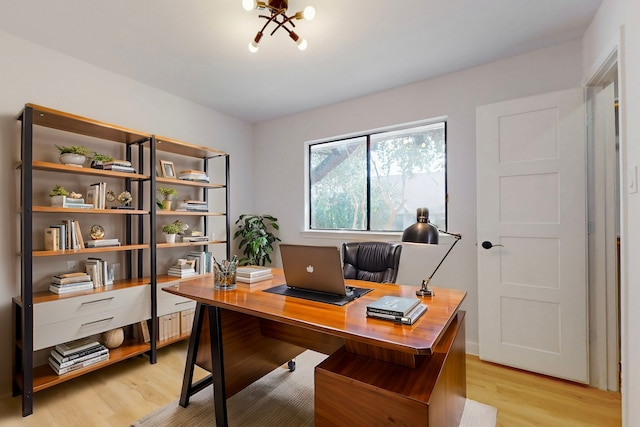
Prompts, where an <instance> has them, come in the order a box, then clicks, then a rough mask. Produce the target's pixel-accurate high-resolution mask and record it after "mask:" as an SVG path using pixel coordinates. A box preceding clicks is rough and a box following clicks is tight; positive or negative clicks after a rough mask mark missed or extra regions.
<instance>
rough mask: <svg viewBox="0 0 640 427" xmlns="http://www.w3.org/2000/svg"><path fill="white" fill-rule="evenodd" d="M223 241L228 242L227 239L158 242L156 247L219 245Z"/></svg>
mask: <svg viewBox="0 0 640 427" xmlns="http://www.w3.org/2000/svg"><path fill="white" fill-rule="evenodd" d="M221 243H226V241H225V240H210V241H208V242H177V243H158V244H156V248H158V249H165V248H177V247H180V246H204V245H219V244H221Z"/></svg>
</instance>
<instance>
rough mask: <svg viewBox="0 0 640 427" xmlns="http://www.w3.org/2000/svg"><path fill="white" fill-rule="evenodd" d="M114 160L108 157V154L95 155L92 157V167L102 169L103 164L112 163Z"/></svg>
mask: <svg viewBox="0 0 640 427" xmlns="http://www.w3.org/2000/svg"><path fill="white" fill-rule="evenodd" d="M112 160H113V157H111V156H107V155H106V154H100V153H95V154H94V155H93V156H91V167H92V168H94V169H102V163H104V162H110V161H112Z"/></svg>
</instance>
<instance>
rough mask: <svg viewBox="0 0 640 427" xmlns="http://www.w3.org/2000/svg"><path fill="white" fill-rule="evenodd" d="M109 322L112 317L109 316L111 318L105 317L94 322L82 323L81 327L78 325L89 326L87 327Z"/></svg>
mask: <svg viewBox="0 0 640 427" xmlns="http://www.w3.org/2000/svg"><path fill="white" fill-rule="evenodd" d="M110 320H113V316H111V317H107V318H106V319H100V320H94V321H93V322H87V323H83V324H82V325H80V327H84V326H89V325H94V324H96V323H100V322H108V321H110Z"/></svg>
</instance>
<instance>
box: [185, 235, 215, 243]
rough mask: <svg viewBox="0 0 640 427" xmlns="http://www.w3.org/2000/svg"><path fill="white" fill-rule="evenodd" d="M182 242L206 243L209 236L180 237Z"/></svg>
mask: <svg viewBox="0 0 640 427" xmlns="http://www.w3.org/2000/svg"><path fill="white" fill-rule="evenodd" d="M182 241H183V242H208V241H209V236H182Z"/></svg>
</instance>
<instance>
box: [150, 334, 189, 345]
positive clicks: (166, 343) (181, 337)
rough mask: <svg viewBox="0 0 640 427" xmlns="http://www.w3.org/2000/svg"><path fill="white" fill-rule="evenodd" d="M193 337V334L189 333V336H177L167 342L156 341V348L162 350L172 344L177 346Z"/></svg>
mask: <svg viewBox="0 0 640 427" xmlns="http://www.w3.org/2000/svg"><path fill="white" fill-rule="evenodd" d="M190 336H191V332H189V333H188V334H180V335H176V336H175V337H171V338H169V339H166V340H162V341H156V348H162V347H166V346H168V345H171V344H175V343H177V342H179V341H183V340H185V339H187V338H189V337H190Z"/></svg>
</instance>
